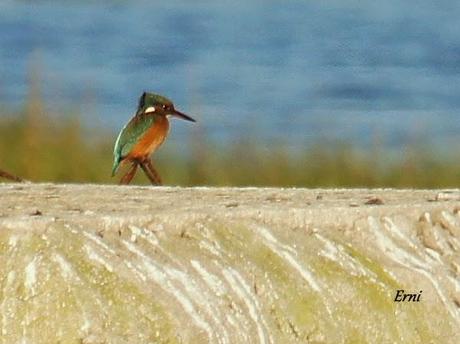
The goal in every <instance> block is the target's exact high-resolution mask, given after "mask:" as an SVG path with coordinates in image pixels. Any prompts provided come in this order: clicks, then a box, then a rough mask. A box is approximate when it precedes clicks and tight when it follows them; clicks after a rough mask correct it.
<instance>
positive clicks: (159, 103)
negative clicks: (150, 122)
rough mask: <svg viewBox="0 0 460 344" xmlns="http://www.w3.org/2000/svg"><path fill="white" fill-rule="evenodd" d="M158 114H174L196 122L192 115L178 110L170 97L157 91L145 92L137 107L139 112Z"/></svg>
mask: <svg viewBox="0 0 460 344" xmlns="http://www.w3.org/2000/svg"><path fill="white" fill-rule="evenodd" d="M142 113H143V114H158V115H160V116H174V117H178V118H182V119H185V120H187V121H191V122H196V121H195V120H194V119H193V118H192V117H190V116H187V115H186V114H184V113H182V112H180V111H178V110H176V109H175V108H174V104H173V103H172V101H170V100H169V99H168V98H166V97H163V96H160V95H159V94H155V93H148V92H144V93H143V94H142V95H141V97H140V99H139V105H138V107H137V114H142Z"/></svg>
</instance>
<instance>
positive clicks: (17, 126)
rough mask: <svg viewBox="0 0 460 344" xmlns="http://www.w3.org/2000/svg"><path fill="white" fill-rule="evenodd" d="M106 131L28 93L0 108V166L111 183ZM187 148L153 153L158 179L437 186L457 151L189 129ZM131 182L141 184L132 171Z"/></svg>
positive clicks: (458, 175) (454, 171)
mask: <svg viewBox="0 0 460 344" xmlns="http://www.w3.org/2000/svg"><path fill="white" fill-rule="evenodd" d="M114 136H115V135H114V134H113V133H111V132H104V130H102V129H100V130H98V131H97V132H95V129H89V128H88V127H86V126H85V125H84V124H82V123H81V121H80V116H79V114H78V113H77V112H75V113H69V114H65V115H62V114H61V115H59V116H58V115H56V114H53V113H50V112H47V111H45V106H44V104H43V101H42V99H41V97H40V93H39V92H38V91H34V90H32V92H31V94H30V96H29V97H28V99H27V100H26V103H25V104H24V106H23V109H22V110H20V111H11V110H8V109H6V108H4V107H3V108H0V168H3V169H5V170H7V171H10V172H12V173H15V174H17V175H18V176H20V177H22V178H25V179H28V180H31V181H35V182H47V181H52V182H85V183H117V182H118V180H119V178H120V176H121V173H122V171H120V172H119V174H118V176H117V177H115V178H111V177H110V170H111V165H112V145H113V142H114V140H115V137H114ZM188 147H189V149H190V154H187V156H184V154H179V153H178V150H177V149H174V148H175V147H174V145H173V144H166V145H165V147H162V148H161V149H160V151H159V152H158V153H157V154H155V165H156V168H157V170H158V171H159V172H160V174H161V175H162V177H163V181H164V183H165V184H167V185H184V186H185V185H187V186H190V185H215V186H221V185H228V186H232V185H233V186H297V187H417V188H437V187H458V186H459V182H460V151H459V150H457V152H454V153H452V155H450V156H447V155H446V156H439V155H437V154H435V153H433V152H431V153H430V150H429V149H427V147H426V146H424V145H423V144H420V143H417V144H413V145H412V146H408V147H405V148H404V152H403V154H400V155H399V156H400V157H399V158H394V157H392V158H391V156H390V154H389V153H388V152H385V151H384V150H383V147H380V146H379V145H378V144H375V145H374V146H373V147H371V148H370V149H369V150H368V151H363V150H362V149H358V148H356V147H353V146H352V145H350V144H346V143H336V144H330V143H329V144H327V143H324V142H318V143H317V144H315V145H312V146H310V147H308V148H307V149H305V151H304V152H300V153H292V152H290V151H289V150H288V149H284V148H283V146H282V145H275V144H273V145H272V146H270V147H264V146H262V145H258V144H257V142H253V141H251V140H250V139H244V138H242V139H241V140H238V141H237V143H235V145H234V146H232V147H226V148H224V147H218V146H216V145H214V144H212V143H209V141H208V140H207V139H206V135H205V133H202V132H200V133H198V132H195V135H192V136H191V138H190V142H189V145H188ZM455 154H456V155H455ZM139 171H140V170H139ZM3 181H5V180H2V182H3ZM133 183H136V184H147V183H148V182H147V179H146V178H145V176H144V175H143V173H142V172H141V171H140V172H138V175H137V177H136V178H135V180H134V181H133Z"/></svg>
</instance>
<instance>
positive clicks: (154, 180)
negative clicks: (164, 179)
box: [140, 160, 160, 185]
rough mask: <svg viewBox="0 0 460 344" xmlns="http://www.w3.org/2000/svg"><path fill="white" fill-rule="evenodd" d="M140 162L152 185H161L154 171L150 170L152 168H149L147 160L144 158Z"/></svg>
mask: <svg viewBox="0 0 460 344" xmlns="http://www.w3.org/2000/svg"><path fill="white" fill-rule="evenodd" d="M140 164H141V167H142V169H143V170H144V173H145V175H146V176H147V178H148V179H149V180H150V182H151V183H152V185H160V183H159V181H158V179H157V178H156V176H155V175H154V174H153V173H152V171H150V169H149V167H148V165H147V161H146V160H144V161H142V162H141V163H140Z"/></svg>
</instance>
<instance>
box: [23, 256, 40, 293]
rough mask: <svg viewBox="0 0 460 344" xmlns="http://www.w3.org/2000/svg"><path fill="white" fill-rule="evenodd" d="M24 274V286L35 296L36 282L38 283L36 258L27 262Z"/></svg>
mask: <svg viewBox="0 0 460 344" xmlns="http://www.w3.org/2000/svg"><path fill="white" fill-rule="evenodd" d="M24 275H25V280H24V286H25V288H26V290H28V292H29V294H30V296H33V295H35V284H36V283H37V266H36V258H34V259H32V260H31V261H30V262H29V264H27V266H26V268H25V270H24Z"/></svg>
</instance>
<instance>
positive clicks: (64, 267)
mask: <svg viewBox="0 0 460 344" xmlns="http://www.w3.org/2000/svg"><path fill="white" fill-rule="evenodd" d="M51 259H52V260H53V261H54V262H56V263H57V264H58V265H59V268H60V269H61V274H62V276H63V277H64V279H66V280H70V279H71V278H77V279H78V277H77V276H76V274H75V272H74V271H73V268H72V265H71V264H70V262H68V261H67V260H66V259H65V258H64V257H63V256H61V255H60V254H58V253H53V255H52V256H51Z"/></svg>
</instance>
